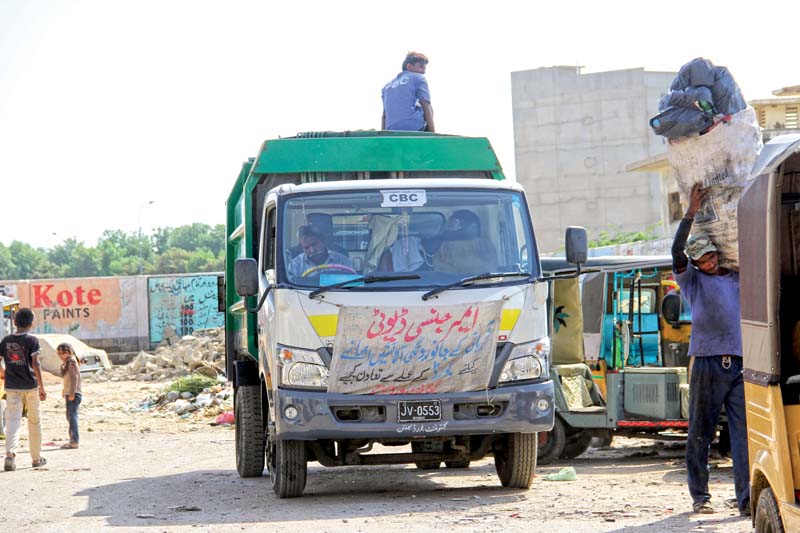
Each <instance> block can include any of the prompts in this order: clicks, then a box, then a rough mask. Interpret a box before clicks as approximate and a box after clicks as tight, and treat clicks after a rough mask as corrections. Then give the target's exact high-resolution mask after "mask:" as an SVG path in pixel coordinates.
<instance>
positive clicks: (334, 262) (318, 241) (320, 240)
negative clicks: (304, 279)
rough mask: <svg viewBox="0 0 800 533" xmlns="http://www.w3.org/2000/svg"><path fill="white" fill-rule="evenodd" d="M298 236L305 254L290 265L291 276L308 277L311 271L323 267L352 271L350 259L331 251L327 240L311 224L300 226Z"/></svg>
mask: <svg viewBox="0 0 800 533" xmlns="http://www.w3.org/2000/svg"><path fill="white" fill-rule="evenodd" d="M297 236H298V239H299V241H300V247H301V248H302V249H303V253H302V254H300V255H298V256H297V257H295V258H294V259H292V262H291V263H289V274H290V275H291V276H293V277H300V276H303V274H306V275H308V274H310V273H311V272H309V271H313V269H315V268H316V267H320V266H322V265H330V266H331V267H334V266H340V267H347V268H349V269H350V270H352V268H353V264H352V263H351V262H350V258H349V257H347V256H346V255H344V254H342V253H340V252H336V251H333V250H330V249H329V248H328V245H327V244H326V243H325V238H324V237H323V235H321V234H320V232H319V230H318V229H317V228H315V227H314V226H312V225H310V224H308V225H305V226H300V229H299V230H298V232H297ZM342 270H344V269H342Z"/></svg>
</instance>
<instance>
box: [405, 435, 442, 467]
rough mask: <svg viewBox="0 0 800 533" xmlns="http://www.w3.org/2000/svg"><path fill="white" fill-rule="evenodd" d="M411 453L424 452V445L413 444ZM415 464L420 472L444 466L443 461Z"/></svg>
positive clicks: (416, 462)
mask: <svg viewBox="0 0 800 533" xmlns="http://www.w3.org/2000/svg"><path fill="white" fill-rule="evenodd" d="M411 451H412V452H414V453H420V452H422V451H423V449H422V443H421V442H412V443H411ZM414 464H415V465H417V468H419V469H420V470H436V469H437V468H439V467H440V466H442V462H441V461H433V460H431V461H415V462H414Z"/></svg>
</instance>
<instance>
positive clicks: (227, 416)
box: [214, 411, 235, 426]
mask: <svg viewBox="0 0 800 533" xmlns="http://www.w3.org/2000/svg"><path fill="white" fill-rule="evenodd" d="M234 421H235V419H234V417H233V411H225V412H224V413H222V414H220V415H218V416H217V419H216V420H215V421H214V422H215V423H216V424H217V425H218V426H229V425H232V424H233V423H234Z"/></svg>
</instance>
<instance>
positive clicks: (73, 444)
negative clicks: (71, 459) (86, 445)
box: [61, 442, 78, 450]
mask: <svg viewBox="0 0 800 533" xmlns="http://www.w3.org/2000/svg"><path fill="white" fill-rule="evenodd" d="M77 447H78V443H77V442H67V443H65V444H62V445H61V449H62V450H75V449H77Z"/></svg>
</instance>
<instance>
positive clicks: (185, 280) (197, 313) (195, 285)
mask: <svg viewBox="0 0 800 533" xmlns="http://www.w3.org/2000/svg"><path fill="white" fill-rule="evenodd" d="M147 290H148V293H149V314H150V316H149V319H150V342H151V343H158V342H161V341H162V340H163V339H164V337H165V334H164V332H165V330H166V329H167V328H172V330H173V331H175V333H176V334H177V335H179V336H183V335H189V334H190V333H192V332H193V331H194V330H196V329H205V328H217V327H222V326H224V325H225V316H224V314H223V313H220V312H219V311H218V310H217V276H216V275H197V276H180V277H175V276H171V277H160V278H156V277H153V278H148V280H147Z"/></svg>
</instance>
